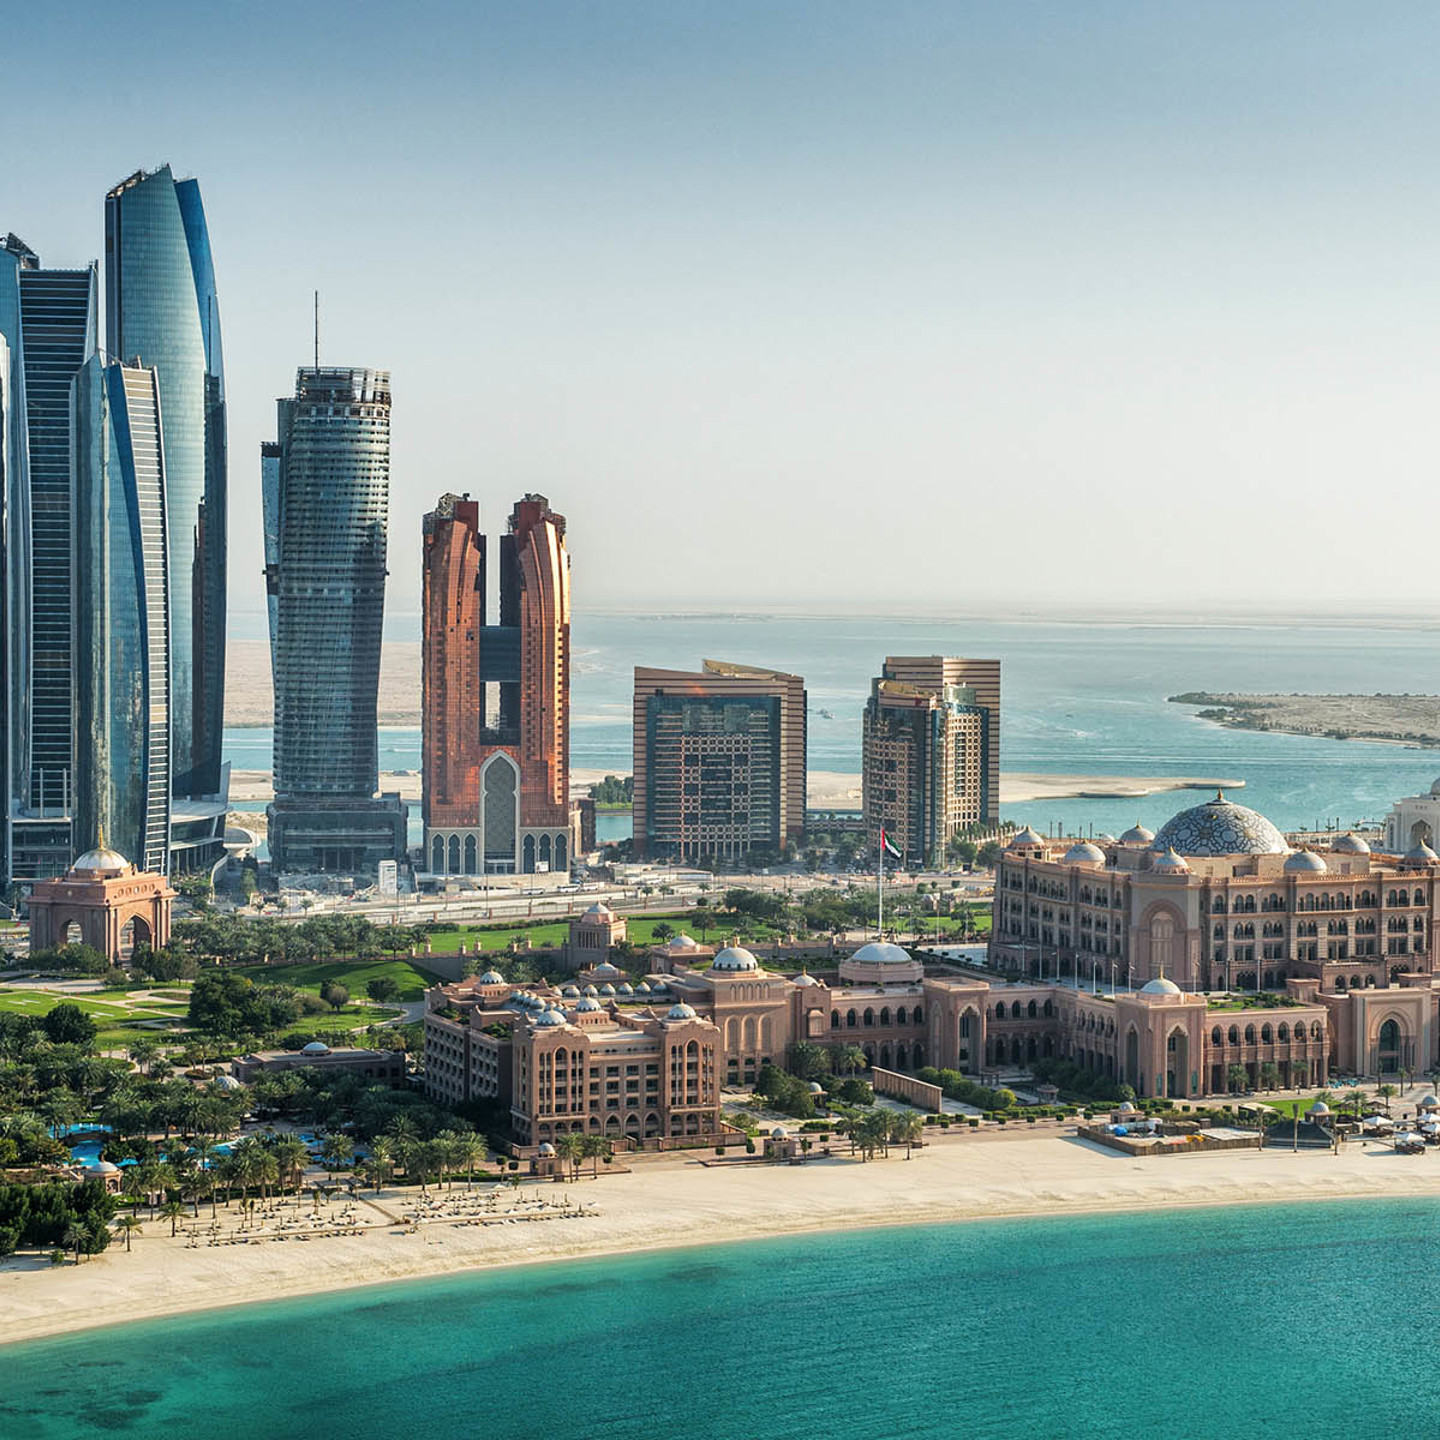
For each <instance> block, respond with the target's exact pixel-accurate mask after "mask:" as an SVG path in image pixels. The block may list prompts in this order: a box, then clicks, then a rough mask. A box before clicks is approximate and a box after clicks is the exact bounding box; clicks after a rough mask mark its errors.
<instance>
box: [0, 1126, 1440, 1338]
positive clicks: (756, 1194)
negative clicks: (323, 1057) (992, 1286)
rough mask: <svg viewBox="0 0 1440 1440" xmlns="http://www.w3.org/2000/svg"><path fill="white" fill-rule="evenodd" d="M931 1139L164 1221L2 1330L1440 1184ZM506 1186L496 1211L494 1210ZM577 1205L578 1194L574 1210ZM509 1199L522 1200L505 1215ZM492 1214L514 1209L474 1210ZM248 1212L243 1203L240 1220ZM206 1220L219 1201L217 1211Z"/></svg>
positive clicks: (1302, 1168)
mask: <svg viewBox="0 0 1440 1440" xmlns="http://www.w3.org/2000/svg"><path fill="white" fill-rule="evenodd" d="M927 1138H928V1139H931V1140H932V1142H933V1143H930V1144H927V1145H926V1146H925V1147H924V1148H922V1149H918V1150H916V1152H915V1155H914V1158H913V1159H912V1160H907V1159H906V1158H905V1156H904V1152H903V1150H902V1149H899V1148H897V1149H894V1150H892V1152H891V1155H890V1158H889V1159H877V1160H874V1161H871V1162H868V1163H867V1162H864V1161H862V1160H861V1159H859V1158H858V1157H856V1158H851V1157H849V1156H841V1155H836V1156H833V1157H831V1158H829V1159H823V1160H813V1159H812V1160H810V1161H808V1162H807V1163H805V1164H764V1163H748V1164H727V1165H707V1164H705V1163H703V1162H702V1161H700V1160H697V1159H694V1158H688V1157H679V1156H677V1157H656V1158H655V1159H653V1160H652V1159H646V1160H645V1161H643V1162H638V1163H636V1164H635V1165H634V1168H633V1169H631V1170H629V1171H626V1172H624V1173H619V1174H614V1173H609V1174H606V1173H603V1172H602V1175H601V1178H600V1179H598V1180H592V1179H590V1177H589V1175H588V1173H585V1172H582V1174H581V1175H580V1177H579V1178H578V1180H576V1181H575V1182H573V1183H571V1182H568V1181H567V1182H566V1183H565V1184H563V1185H561V1184H557V1183H555V1182H554V1181H552V1180H544V1181H540V1182H533V1181H531V1182H526V1183H525V1184H523V1185H521V1186H520V1187H518V1189H516V1188H513V1187H508V1186H504V1187H493V1186H488V1185H487V1186H478V1185H477V1186H475V1187H474V1188H473V1189H471V1190H469V1191H468V1192H467V1188H466V1187H465V1186H464V1185H463V1184H462V1183H457V1184H456V1186H455V1187H454V1189H453V1190H452V1191H444V1190H438V1189H436V1188H434V1187H431V1189H430V1191H429V1192H428V1195H427V1196H426V1197H424V1199H425V1200H428V1201H429V1204H428V1205H427V1204H426V1203H424V1201H423V1200H422V1197H421V1196H420V1192H419V1190H418V1189H408V1188H406V1189H395V1188H387V1189H384V1190H382V1191H381V1192H380V1193H379V1195H378V1196H367V1197H365V1198H364V1199H363V1200H362V1199H360V1197H358V1196H357V1197H356V1200H355V1206H356V1210H355V1214H356V1215H357V1216H361V1215H362V1212H365V1211H367V1210H376V1211H379V1212H381V1214H382V1216H383V1218H384V1220H385V1222H386V1223H350V1224H342V1223H340V1220H339V1212H338V1211H333V1210H332V1219H331V1223H330V1226H329V1228H330V1229H332V1230H339V1231H341V1232H342V1233H339V1234H331V1235H327V1236H326V1238H324V1239H323V1240H316V1241H312V1242H310V1243H295V1242H294V1241H290V1242H287V1243H275V1242H274V1241H268V1242H262V1243H245V1244H222V1245H216V1246H210V1245H208V1244H207V1243H205V1242H204V1237H203V1236H202V1238H201V1241H200V1243H198V1244H197V1243H195V1238H194V1237H188V1238H187V1237H185V1236H181V1235H177V1236H176V1237H175V1238H174V1239H173V1240H172V1239H171V1238H170V1235H169V1225H168V1223H167V1222H156V1223H152V1222H147V1223H146V1225H145V1232H144V1233H143V1234H142V1235H140V1236H139V1237H137V1238H135V1239H134V1241H133V1246H134V1248H133V1252H132V1253H130V1254H126V1252H125V1248H124V1245H123V1243H117V1244H115V1245H112V1246H111V1248H110V1249H109V1250H108V1251H107V1252H106V1253H105V1254H103V1255H101V1256H98V1257H96V1258H94V1259H90V1260H86V1261H85V1262H84V1263H83V1264H80V1265H66V1266H63V1267H60V1268H57V1269H51V1268H49V1267H48V1266H47V1265H45V1264H44V1263H43V1262H40V1261H37V1260H33V1259H29V1260H12V1261H8V1262H6V1263H5V1264H4V1265H3V1266H0V1338H3V1339H4V1340H20V1339H25V1338H29V1337H33V1336H39V1335H48V1334H55V1333H59V1332H62V1331H67V1330H75V1329H82V1328H85V1327H88V1326H94V1325H105V1324H114V1323H119V1322H122V1321H126V1320H131V1319H138V1318H143V1317H150V1316H159V1315H165V1314H173V1313H181V1312H184V1311H187V1310H198V1309H206V1308H209V1307H212V1306H219V1305H231V1304H239V1303H242V1302H247V1301H261V1300H266V1299H273V1298H277V1297H280V1296H285V1295H297V1294H304V1293H309V1292H314V1291H320V1290H331V1289H348V1288H350V1287H352V1286H356V1285H362V1284H366V1283H372V1282H380V1281H386V1280H399V1279H405V1278H410V1277H415V1276H422V1275H430V1274H437V1275H438V1274H447V1273H453V1272H455V1271H457V1270H461V1269H465V1268H469V1267H483V1266H492V1265H514V1264H522V1263H533V1262H544V1261H550V1260H559V1259H566V1258H573V1257H578V1256H587V1255H608V1254H617V1253H622V1252H625V1251H633V1250H647V1249H656V1248H662V1247H673V1246H685V1245H700V1244H708V1243H715V1242H720V1241H744V1240H755V1239H760V1238H763V1237H765V1236H771V1235H785V1234H793V1233H799V1232H802V1231H814V1230H837V1231H838V1230H844V1229H849V1228H858V1227H862V1226H873V1225H889V1224H915V1223H943V1222H947V1221H961V1220H971V1219H987V1218H988V1219H995V1218H1000V1217H1005V1216H1018V1215H1032V1214H1033V1215H1044V1216H1050V1217H1055V1216H1060V1215H1066V1214H1081V1213H1086V1212H1096V1211H1108V1210H1114V1211H1124V1210H1138V1209H1145V1210H1153V1209H1157V1208H1164V1207H1173V1206H1188V1205H1223V1204H1241V1203H1262V1202H1263V1203H1275V1202H1285V1201H1299V1200H1307V1199H1338V1198H1346V1197H1357V1198H1358V1197H1372V1198H1373V1197H1377V1196H1385V1195H1394V1196H1415V1195H1432V1196H1440V1152H1437V1151H1434V1150H1431V1151H1427V1152H1426V1153H1424V1154H1421V1155H1416V1156H1404V1155H1399V1154H1396V1153H1395V1151H1393V1150H1392V1149H1390V1148H1389V1147H1388V1146H1382V1145H1375V1144H1371V1145H1368V1146H1363V1147H1362V1146H1360V1145H1358V1144H1354V1143H1352V1144H1349V1145H1346V1146H1343V1147H1342V1148H1341V1150H1340V1153H1339V1154H1338V1155H1335V1154H1332V1153H1330V1152H1328V1151H1319V1152H1317V1151H1312V1152H1308V1153H1307V1152H1303V1151H1302V1152H1301V1153H1299V1154H1292V1153H1290V1152H1289V1151H1283V1150H1264V1151H1257V1150H1241V1151H1226V1152H1222V1153H1218V1154H1198V1155H1187V1156H1185V1157H1183V1158H1177V1159H1173V1160H1160V1159H1154V1160H1151V1159H1134V1158H1131V1157H1128V1156H1124V1155H1120V1154H1117V1153H1115V1152H1112V1151H1107V1150H1103V1149H1102V1148H1101V1147H1099V1146H1096V1145H1092V1144H1090V1143H1087V1142H1085V1141H1083V1140H1080V1139H1078V1138H1077V1137H1076V1136H1075V1134H1074V1132H1073V1127H1069V1126H1066V1127H1061V1126H1053V1127H1051V1126H1047V1127H1046V1128H1045V1130H1044V1131H1043V1132H1040V1133H1036V1132H1035V1131H1030V1130H1029V1129H1028V1127H1027V1130H1026V1131H1014V1132H996V1133H985V1132H983V1131H982V1132H979V1133H968V1132H967V1133H964V1134H960V1133H955V1132H951V1133H950V1134H947V1135H942V1136H939V1137H932V1136H927ZM467 1194H468V1198H467ZM492 1194H493V1195H495V1196H496V1199H495V1202H494V1203H495V1205H496V1206H497V1207H498V1208H497V1211H496V1212H491V1211H489V1209H488V1207H489V1205H490V1203H491V1202H490V1198H489V1197H490V1196H491V1195H492ZM292 1203H293V1202H292ZM303 1203H305V1204H307V1205H308V1202H303ZM338 1203H339V1202H337V1204H338ZM344 1203H346V1204H348V1203H349V1202H348V1201H347V1202H344ZM567 1203H568V1204H570V1205H571V1206H573V1207H574V1208H573V1209H572V1210H571V1211H570V1213H566V1212H565V1208H564V1207H565V1206H566V1204H567ZM537 1205H547V1206H548V1207H550V1208H549V1210H548V1211H546V1210H541V1209H537V1208H535V1207H537ZM462 1207H469V1209H468V1210H467V1209H465V1208H462ZM507 1210H513V1211H514V1212H515V1213H513V1214H504V1213H500V1212H504V1211H507ZM542 1213H548V1214H549V1216H550V1218H547V1219H546V1220H545V1221H544V1223H530V1222H528V1221H527V1220H526V1219H524V1218H523V1217H524V1216H526V1215H532V1214H542ZM407 1217H412V1218H407ZM292 1218H293V1217H292ZM487 1218H488V1219H505V1220H508V1221H512V1222H514V1223H505V1224H485V1223H467V1222H469V1221H480V1222H483V1221H484V1220H486V1219H487ZM237 1221H238V1216H236V1217H235V1219H234V1220H232V1222H231V1223H232V1224H234V1223H236V1222H237ZM206 1223H208V1222H207V1220H206V1217H205V1214H204V1212H203V1210H202V1217H201V1221H200V1224H201V1225H202V1227H203V1225H204V1224H206ZM356 1232H358V1233H356ZM298 1233H304V1232H298ZM235 1238H239V1237H238V1235H237V1236H236V1237H235Z"/></svg>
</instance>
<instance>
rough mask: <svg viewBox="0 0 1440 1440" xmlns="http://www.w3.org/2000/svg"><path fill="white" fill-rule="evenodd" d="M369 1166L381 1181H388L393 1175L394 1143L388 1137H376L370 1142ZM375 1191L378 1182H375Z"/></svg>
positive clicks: (377, 1188)
mask: <svg viewBox="0 0 1440 1440" xmlns="http://www.w3.org/2000/svg"><path fill="white" fill-rule="evenodd" d="M370 1165H371V1166H372V1167H373V1168H374V1170H375V1172H376V1173H377V1174H378V1175H379V1176H380V1179H382V1180H388V1179H390V1177H391V1176H392V1175H394V1173H395V1142H394V1141H393V1140H391V1139H390V1137H389V1136H388V1135H377V1136H376V1137H375V1139H374V1140H372V1141H371V1142H370ZM375 1188H376V1190H379V1188H380V1181H379V1180H377V1181H376V1182H375Z"/></svg>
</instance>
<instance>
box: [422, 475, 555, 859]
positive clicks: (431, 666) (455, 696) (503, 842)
mask: <svg viewBox="0 0 1440 1440" xmlns="http://www.w3.org/2000/svg"><path fill="white" fill-rule="evenodd" d="M499 558H500V564H499V602H500V603H499V614H498V617H497V618H498V623H497V624H488V623H487V619H488V617H487V608H486V600H487V586H488V581H489V576H488V574H487V568H486V541H485V536H484V534H483V533H482V532H481V529H480V507H479V505H478V504H477V503H476V502H475V501H473V500H471V499H470V498H469V497H468V496H456V495H444V496H442V497H441V499H440V502H439V504H438V505H437V506H436V508H435V509H434V510H433V511H432V512H431V513H430V514H428V515H426V517H425V522H424V568H423V633H424V647H423V649H424V653H423V660H422V688H423V695H422V702H421V718H422V727H423V730H424V736H423V746H422V749H423V756H422V766H423V797H424V798H423V808H424V822H425V839H424V846H425V864H426V866H427V868H428V870H429V871H430V873H432V874H435V875H483V874H490V875H494V874H533V873H535V872H537V871H556V870H567V869H568V868H569V864H570V857H571V834H570V830H571V822H570V797H569V788H570V739H569V736H570V557H569V553H568V551H567V550H566V547H565V517H564V516H563V515H557V514H556V513H555V512H554V511H553V510H551V508H550V504H549V502H548V501H547V500H546V498H545V497H544V496H543V495H526V496H524V497H523V498H522V499H521V500H519V501H517V502H516V504H515V506H514V509H513V510H512V511H511V514H510V523H509V528H508V530H507V532H506V534H505V535H503V536H502V537H501V538H500V543H499Z"/></svg>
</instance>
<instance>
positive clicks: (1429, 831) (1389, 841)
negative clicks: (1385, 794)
mask: <svg viewBox="0 0 1440 1440" xmlns="http://www.w3.org/2000/svg"><path fill="white" fill-rule="evenodd" d="M1437 835H1440V780H1436V781H1435V783H1434V784H1433V785H1432V786H1431V787H1430V788H1429V789H1428V790H1427V791H1425V793H1424V794H1422V795H1407V796H1406V797H1405V798H1404V799H1403V800H1397V801H1396V802H1395V804H1394V805H1393V806H1392V807H1391V810H1390V814H1389V816H1388V817H1387V818H1386V821H1385V848H1386V850H1388V851H1389V852H1390V853H1391V854H1392V855H1403V854H1405V852H1406V851H1407V850H1413V849H1414V848H1415V847H1416V846H1417V845H1429V846H1431V847H1433V846H1434V845H1435V843H1436V840H1435V837H1436V836H1437Z"/></svg>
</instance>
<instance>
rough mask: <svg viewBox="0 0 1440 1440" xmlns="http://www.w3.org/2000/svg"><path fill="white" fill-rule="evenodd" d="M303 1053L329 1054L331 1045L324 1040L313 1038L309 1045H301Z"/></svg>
mask: <svg viewBox="0 0 1440 1440" xmlns="http://www.w3.org/2000/svg"><path fill="white" fill-rule="evenodd" d="M300 1053H301V1054H302V1055H328V1054H329V1053H330V1047H329V1046H328V1045H327V1044H326V1043H325V1042H324V1041H323V1040H312V1041H311V1042H310V1043H309V1044H308V1045H302V1046H301V1047H300Z"/></svg>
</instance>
